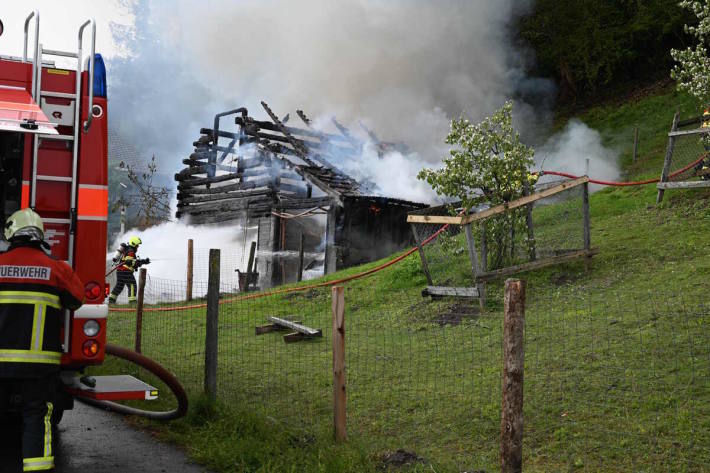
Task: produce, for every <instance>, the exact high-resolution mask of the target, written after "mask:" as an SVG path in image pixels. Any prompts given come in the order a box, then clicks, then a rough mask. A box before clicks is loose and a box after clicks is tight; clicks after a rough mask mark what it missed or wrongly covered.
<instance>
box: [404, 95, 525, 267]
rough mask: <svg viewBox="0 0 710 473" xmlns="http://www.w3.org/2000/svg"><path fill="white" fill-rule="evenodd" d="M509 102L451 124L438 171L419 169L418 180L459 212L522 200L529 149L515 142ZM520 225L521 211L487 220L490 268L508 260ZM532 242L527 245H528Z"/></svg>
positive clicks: (510, 103) (511, 110)
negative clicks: (485, 115)
mask: <svg viewBox="0 0 710 473" xmlns="http://www.w3.org/2000/svg"><path fill="white" fill-rule="evenodd" d="M512 114H513V104H512V102H506V103H505V105H503V107H502V108H501V109H499V110H497V111H496V112H495V113H494V114H493V115H492V116H491V117H489V118H486V119H485V120H483V121H482V122H481V123H479V124H473V123H471V122H470V121H469V120H468V119H466V118H459V119H455V120H452V121H451V130H450V132H449V134H448V136H447V137H446V143H447V144H449V145H452V148H451V150H450V151H449V156H448V157H446V158H444V159H443V163H444V166H443V168H440V169H422V170H421V171H420V172H419V174H418V176H417V177H418V178H419V179H422V180H425V181H426V182H428V183H429V184H430V185H431V186H432V188H433V189H434V191H436V193H437V194H439V195H444V196H447V197H454V198H456V199H459V200H460V201H461V203H462V205H463V206H464V207H465V208H468V209H473V208H476V207H479V206H482V205H497V204H502V203H505V202H510V201H512V200H515V199H517V198H520V197H522V196H523V193H524V191H525V187H526V183H527V181H528V179H529V168H530V167H531V166H532V164H533V154H534V151H533V149H532V148H530V147H528V146H526V145H525V144H523V143H522V142H521V141H520V137H519V136H518V133H517V132H516V131H515V129H514V128H513V124H512ZM524 227H525V216H524V214H523V213H522V212H517V211H510V212H507V213H505V214H501V215H499V216H496V217H494V218H491V219H489V220H487V231H488V232H489V233H488V234H489V236H490V237H492V243H493V245H491V246H492V248H491V249H492V251H491V254H492V255H494V258H493V259H492V262H493V266H494V267H501V266H502V265H504V264H505V262H506V261H507V258H508V255H510V257H511V258H513V257H514V249H515V248H514V245H515V235H516V234H517V235H523V234H525V232H524V231H520V230H522V229H524ZM529 243H532V242H529Z"/></svg>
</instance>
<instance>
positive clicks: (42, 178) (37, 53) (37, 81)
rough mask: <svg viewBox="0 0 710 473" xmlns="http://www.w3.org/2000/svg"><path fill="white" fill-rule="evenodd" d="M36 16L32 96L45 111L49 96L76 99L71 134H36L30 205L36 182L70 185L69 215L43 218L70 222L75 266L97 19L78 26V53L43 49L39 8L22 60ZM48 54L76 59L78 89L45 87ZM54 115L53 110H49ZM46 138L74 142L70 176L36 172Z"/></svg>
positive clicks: (70, 259) (71, 258)
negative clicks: (87, 45) (87, 41)
mask: <svg viewBox="0 0 710 473" xmlns="http://www.w3.org/2000/svg"><path fill="white" fill-rule="evenodd" d="M33 16H34V17H35V45H34V58H33V60H32V96H33V98H34V99H35V102H37V103H38V104H39V105H40V107H42V109H43V110H46V108H47V104H46V100H45V99H46V98H60V99H67V100H69V101H70V102H73V107H72V105H69V107H67V108H68V109H71V108H73V120H72V122H70V123H67V125H69V126H71V127H72V128H73V131H72V133H71V134H63V135H37V134H36V135H34V138H33V140H34V142H33V147H32V183H31V187H30V207H31V208H32V209H35V207H36V203H37V185H38V183H41V182H65V183H67V184H69V185H70V187H71V190H70V196H71V197H70V204H69V214H68V215H67V217H66V218H44V221H45V222H46V223H54V224H61V225H67V226H68V227H69V240H68V250H67V251H68V258H67V262H68V263H69V264H70V265H73V262H74V236H75V233H76V219H77V213H76V207H77V167H78V160H79V140H80V138H81V136H80V132H79V130H80V129H83V130H84V132H87V131H88V130H89V127H90V126H91V118H92V109H93V105H94V57H95V55H96V23H95V21H94V19H93V18H92V19H89V20H87V21H86V22H84V24H82V25H81V27H80V28H79V35H78V39H79V41H78V47H77V51H76V52H67V51H58V50H53V49H44V48H43V47H42V44H39V35H38V32H39V13H38V12H37V11H35V12H33V13H31V14H30V15H29V16H28V17H27V20H26V21H25V47H24V57H23V60H25V61H27V36H28V27H29V21H30V19H31V18H32V17H33ZM87 26H91V56H90V57H89V60H88V63H89V78H88V79H89V80H88V86H89V104H88V105H89V106H88V113H87V120H86V121H85V122H84V123H83V124H81V126H80V124H79V121H80V119H81V76H82V72H83V65H82V44H83V35H84V29H85V28H86V27H87ZM45 56H60V57H67V58H73V59H76V64H77V66H76V83H75V88H74V91H73V92H72V93H66V92H56V91H49V90H42V64H43V63H44V62H43V59H44V57H45ZM48 116H50V117H51V113H48ZM44 140H55V141H56V140H59V141H65V142H71V143H72V145H73V150H72V166H71V176H48V175H38V174H37V163H38V158H40V157H42V155H43V153H40V151H41V150H42V149H43V148H42V142H43V141H44Z"/></svg>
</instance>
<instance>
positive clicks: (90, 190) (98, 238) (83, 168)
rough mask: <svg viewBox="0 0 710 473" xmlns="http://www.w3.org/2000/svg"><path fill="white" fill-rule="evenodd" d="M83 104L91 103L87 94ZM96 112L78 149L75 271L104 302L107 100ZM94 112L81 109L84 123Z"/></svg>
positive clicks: (96, 103) (98, 102)
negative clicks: (96, 288) (97, 290)
mask: <svg viewBox="0 0 710 473" xmlns="http://www.w3.org/2000/svg"><path fill="white" fill-rule="evenodd" d="M83 76H84V77H83V80H82V83H83V87H82V91H84V92H85V93H86V92H87V91H88V87H87V81H88V74H87V73H84V74H83ZM82 103H84V104H88V103H89V97H88V95H84V96H83V97H82ZM93 108H94V113H93V116H92V122H91V127H90V128H89V131H88V133H83V132H82V134H81V146H80V149H79V170H78V174H79V189H78V195H77V198H78V201H77V232H76V234H77V237H76V253H75V254H76V255H77V261H76V269H77V271H79V272H80V274H83V275H86V276H85V277H86V280H84V283H85V284H86V283H89V282H95V283H96V284H98V285H99V287H100V288H101V293H100V294H101V295H100V299H98V300H95V301H94V300H92V301H91V302H92V303H100V302H103V301H104V299H105V279H106V278H105V273H106V258H105V255H106V239H107V226H108V159H107V156H108V139H107V137H108V119H107V118H108V117H107V113H106V112H107V100H106V98H104V97H94V107H93ZM89 113H91V112H90V111H89V110H88V106H86V107H82V114H81V123H84V122H85V121H86V120H87V119H88V115H89Z"/></svg>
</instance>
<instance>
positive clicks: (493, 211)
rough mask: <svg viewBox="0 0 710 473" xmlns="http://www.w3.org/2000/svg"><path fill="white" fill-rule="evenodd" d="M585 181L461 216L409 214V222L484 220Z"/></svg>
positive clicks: (586, 178) (574, 182)
mask: <svg viewBox="0 0 710 473" xmlns="http://www.w3.org/2000/svg"><path fill="white" fill-rule="evenodd" d="M585 182H589V178H588V177H587V176H582V177H578V178H576V179H572V180H569V181H565V182H563V183H562V184H559V185H556V186H554V187H550V188H549V189H545V190H543V191H541V192H536V193H534V194H530V195H527V196H525V197H521V198H520V199H516V200H514V201H512V202H507V203H505V204H500V205H496V206H494V207H491V208H489V209H486V210H483V211H481V212H476V213H475V214H469V215H463V216H461V217H451V216H439V215H408V216H407V222H409V223H442V224H443V223H449V224H454V225H466V224H469V223H471V222H475V221H477V220H483V219H484V218H488V217H491V216H493V215H497V214H499V213H503V212H505V211H506V210H512V209H517V208H518V207H523V206H525V205H528V204H531V203H533V202H535V201H538V200H540V199H544V198H546V197H550V196H552V195H555V194H559V193H560V192H562V191H565V190H568V189H572V188H573V187H577V186H580V185H582V184H584V183H585Z"/></svg>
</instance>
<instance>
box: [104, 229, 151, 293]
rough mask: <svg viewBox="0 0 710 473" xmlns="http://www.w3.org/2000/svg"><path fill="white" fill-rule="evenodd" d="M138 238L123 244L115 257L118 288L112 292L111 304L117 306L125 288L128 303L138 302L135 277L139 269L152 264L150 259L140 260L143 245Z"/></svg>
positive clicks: (135, 237) (132, 238)
mask: <svg viewBox="0 0 710 473" xmlns="http://www.w3.org/2000/svg"><path fill="white" fill-rule="evenodd" d="M142 243H143V242H142V241H141V239H140V238H138V237H137V236H134V237H131V238H130V239H129V240H128V243H121V246H120V248H119V249H118V250H116V255H115V256H114V257H113V262H114V263H115V264H116V265H117V267H116V286H115V287H114V288H113V291H111V295H110V296H109V298H108V302H109V304H115V303H116V299H118V296H119V295H120V294H121V292H123V288H124V287H127V288H128V302H129V303H133V302H136V286H137V284H136V278H135V276H134V275H133V273H134V272H136V271H138V268H140V267H141V266H143V265H144V264H149V263H150V258H145V259H140V258H138V247H139V246H140V245H141V244H142Z"/></svg>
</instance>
